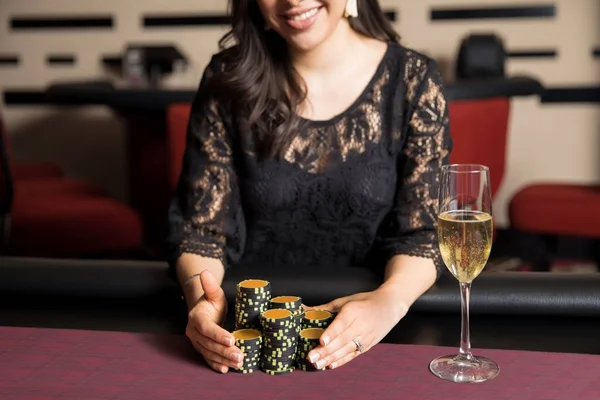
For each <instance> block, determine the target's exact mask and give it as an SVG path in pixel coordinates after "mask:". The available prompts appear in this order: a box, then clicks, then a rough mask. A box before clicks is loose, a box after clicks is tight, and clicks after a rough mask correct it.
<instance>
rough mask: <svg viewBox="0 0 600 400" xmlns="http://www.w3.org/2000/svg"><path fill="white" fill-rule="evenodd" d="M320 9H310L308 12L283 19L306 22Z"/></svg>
mask: <svg viewBox="0 0 600 400" xmlns="http://www.w3.org/2000/svg"><path fill="white" fill-rule="evenodd" d="M320 8H321V7H315V8H311V9H310V10H308V11H304V12H302V13H300V14H290V15H286V16H285V18H287V19H288V20H290V21H306V20H307V19H309V18H310V17H312V16H314V15H315V14H316V13H317V12H318V11H319V9H320Z"/></svg>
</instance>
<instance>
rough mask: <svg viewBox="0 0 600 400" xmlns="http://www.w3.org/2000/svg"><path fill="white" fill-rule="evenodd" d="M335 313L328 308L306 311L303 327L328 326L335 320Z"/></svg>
mask: <svg viewBox="0 0 600 400" xmlns="http://www.w3.org/2000/svg"><path fill="white" fill-rule="evenodd" d="M333 318H334V315H333V313H331V312H330V311H327V310H308V311H306V312H304V316H303V318H302V327H301V329H308V328H323V329H325V328H327V327H328V326H329V324H331V322H332V321H333Z"/></svg>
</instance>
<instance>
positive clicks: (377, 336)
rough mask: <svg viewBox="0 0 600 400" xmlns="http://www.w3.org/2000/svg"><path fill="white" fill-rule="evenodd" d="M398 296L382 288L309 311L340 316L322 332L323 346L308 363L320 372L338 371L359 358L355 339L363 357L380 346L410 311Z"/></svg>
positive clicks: (311, 355)
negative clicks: (322, 310)
mask: <svg viewBox="0 0 600 400" xmlns="http://www.w3.org/2000/svg"><path fill="white" fill-rule="evenodd" d="M395 292H396V291H395V290H393V287H383V286H382V287H380V288H379V289H377V290H375V291H373V292H367V293H358V294H355V295H353V296H348V297H342V298H339V299H336V300H334V301H332V302H331V303H328V304H324V305H322V306H318V307H307V309H310V308H320V309H325V310H329V311H332V312H337V313H338V314H337V316H336V317H335V319H334V320H333V322H332V323H331V325H329V327H328V328H327V329H326V330H325V332H323V335H322V336H321V345H320V346H318V347H317V348H315V349H313V350H312V351H311V352H310V353H309V354H308V360H309V361H310V362H311V363H313V364H314V365H315V367H316V368H318V369H321V368H326V367H329V368H331V369H333V368H338V367H340V366H342V365H344V364H346V363H347V362H348V361H350V360H352V359H354V358H355V357H356V356H357V355H359V354H360V352H358V351H357V345H356V344H355V343H354V339H357V340H358V341H359V342H360V344H361V345H362V347H363V350H362V352H363V353H364V352H365V351H368V350H369V349H371V348H372V347H373V346H375V345H376V344H377V343H379V342H380V341H381V340H382V339H383V338H384V337H385V336H386V335H387V334H388V333H389V332H390V331H391V330H392V328H393V327H394V326H395V325H396V324H397V323H398V321H400V319H402V318H403V317H404V316H405V315H406V313H407V311H408V305H406V304H405V303H403V302H402V301H400V300H399V299H398V296H397V295H395Z"/></svg>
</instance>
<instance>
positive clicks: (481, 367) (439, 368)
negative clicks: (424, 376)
mask: <svg viewBox="0 0 600 400" xmlns="http://www.w3.org/2000/svg"><path fill="white" fill-rule="evenodd" d="M429 370H430V371H431V372H432V373H433V374H434V375H435V376H437V377H439V378H442V379H444V380H447V381H451V382H456V383H476V382H485V381H488V380H490V379H493V378H495V377H496V375H498V372H500V367H498V364H496V363H495V362H494V361H492V360H490V359H489V358H485V357H475V356H472V357H471V358H467V357H466V356H463V355H452V356H442V357H438V358H436V359H435V360H433V361H432V362H431V363H430V364H429Z"/></svg>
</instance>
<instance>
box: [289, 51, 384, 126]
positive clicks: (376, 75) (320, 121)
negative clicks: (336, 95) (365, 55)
mask: <svg viewBox="0 0 600 400" xmlns="http://www.w3.org/2000/svg"><path fill="white" fill-rule="evenodd" d="M386 46H387V47H386V49H385V52H384V53H383V57H381V60H380V61H379V64H378V65H377V69H376V70H375V73H374V74H373V76H371V79H370V80H369V83H367V85H366V86H365V88H364V89H363V90H362V92H361V93H360V94H359V95H358V97H357V98H356V99H355V100H354V101H353V102H352V104H350V105H349V106H348V107H347V108H346V109H345V110H343V111H341V112H340V113H339V114H337V115H334V116H333V117H331V118H329V119H308V118H304V117H303V116H298V117H299V118H300V120H301V121H302V123H303V124H304V125H305V126H323V125H331V124H335V123H336V122H338V121H339V120H340V119H341V118H343V117H344V116H346V114H348V113H351V112H352V111H353V110H354V109H355V108H356V107H358V106H359V105H360V104H361V103H362V102H363V99H364V98H365V96H367V95H368V94H369V92H370V91H371V89H372V88H373V86H374V85H375V83H376V82H377V80H378V79H379V77H380V76H381V74H382V73H383V71H384V69H385V65H386V60H387V58H388V57H389V54H390V53H391V50H392V44H391V43H386Z"/></svg>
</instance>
